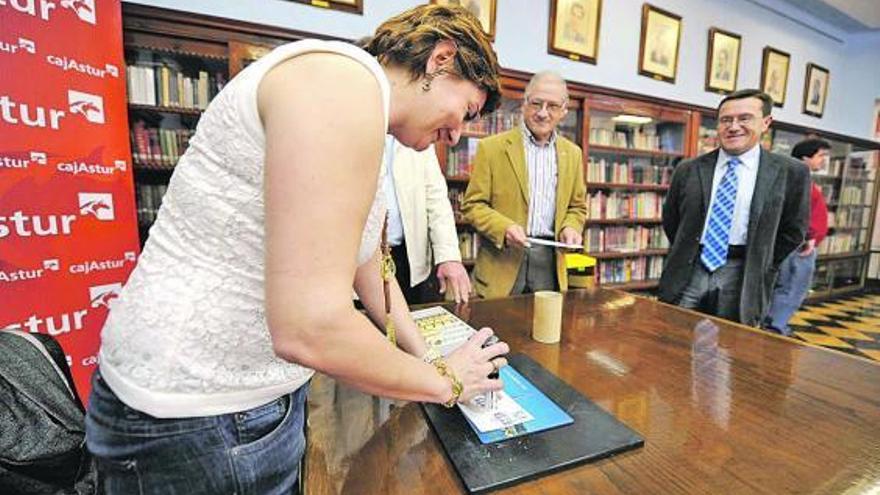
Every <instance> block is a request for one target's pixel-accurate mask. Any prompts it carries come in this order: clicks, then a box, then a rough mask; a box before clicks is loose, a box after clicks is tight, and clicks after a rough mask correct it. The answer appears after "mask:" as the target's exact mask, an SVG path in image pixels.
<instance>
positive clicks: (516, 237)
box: [504, 224, 529, 248]
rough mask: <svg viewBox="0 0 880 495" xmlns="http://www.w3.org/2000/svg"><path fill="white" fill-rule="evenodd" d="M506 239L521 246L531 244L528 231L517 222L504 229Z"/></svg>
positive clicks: (509, 242) (511, 243) (514, 244)
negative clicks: (527, 237)
mask: <svg viewBox="0 0 880 495" xmlns="http://www.w3.org/2000/svg"><path fill="white" fill-rule="evenodd" d="M504 240H505V241H506V242H507V244H510V245H513V246H517V247H521V248H524V247H526V246H528V245H529V241H528V239H526V231H525V230H523V228H522V227H521V226H519V225H517V224H513V225H511V226H510V227H507V230H506V231H504Z"/></svg>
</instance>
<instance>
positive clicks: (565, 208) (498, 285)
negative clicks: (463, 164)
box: [461, 126, 587, 297]
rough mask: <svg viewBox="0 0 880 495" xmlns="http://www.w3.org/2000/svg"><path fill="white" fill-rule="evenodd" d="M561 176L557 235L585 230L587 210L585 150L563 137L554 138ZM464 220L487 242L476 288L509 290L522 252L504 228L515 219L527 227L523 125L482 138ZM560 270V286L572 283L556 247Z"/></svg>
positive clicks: (499, 293) (488, 292)
mask: <svg viewBox="0 0 880 495" xmlns="http://www.w3.org/2000/svg"><path fill="white" fill-rule="evenodd" d="M556 157H557V164H558V174H559V176H558V180H557V183H556V216H555V217H556V218H555V225H554V227H555V235H556V237H557V239H558V238H559V233H560V232H561V231H562V229H563V228H565V227H571V228H573V229H575V230H576V231H578V232H583V231H584V222H585V220H586V215H587V206H586V199H585V197H586V183H585V182H584V167H583V153H582V151H581V149H580V147H578V145H576V144H574V143H572V142H571V141H569V140H568V139H565V138H564V137H562V136H558V137H557V139H556ZM461 211H462V213H463V214H464V219H465V221H466V222H468V223H470V224H471V225H473V227H474V229H476V231H477V232H479V233H480V234H481V236H482V237H483V238H484V241H485V240H488V242H483V243H481V244H480V249H479V251H478V253H477V264H476V267H475V268H474V287H475V289H476V291H477V294H478V295H480V296H481V297H504V296H507V295H509V294H510V290H511V289H512V288H513V284H514V283H515V282H516V275H517V273H518V272H519V267H520V264H521V263H522V259H523V255H524V251H523V250H522V249H518V248H511V247H508V246H506V245H505V240H504V233H505V231H506V230H507V228H508V227H509V226H511V225H513V224H519V225H521V226H523V228H525V226H526V225H528V217H529V179H528V169H527V168H526V158H525V148H524V144H523V135H522V129H521V128H520V127H519V126H517V127H515V128H514V129H511V130H509V131H507V132H503V133H501V134H496V135H494V136H490V137H488V138H485V139H483V140H482V141H480V144H479V146H478V147H477V155H476V157H475V158H474V169H473V172H472V173H471V180H470V183H469V184H468V188H467V192H466V193H465V197H464V201H463V202H462V205H461ZM556 274H557V279H558V280H559V288H560V290H566V289H567V288H568V276H567V274H566V269H565V257H564V256H562V255H561V254H560V252H559V251H557V252H556Z"/></svg>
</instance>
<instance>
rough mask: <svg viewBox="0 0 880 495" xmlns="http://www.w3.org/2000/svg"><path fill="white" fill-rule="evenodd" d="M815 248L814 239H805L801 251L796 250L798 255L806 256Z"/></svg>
mask: <svg viewBox="0 0 880 495" xmlns="http://www.w3.org/2000/svg"><path fill="white" fill-rule="evenodd" d="M815 250H816V239H807V242H805V243H804V248H803V249H802V250H801V251H798V256H801V257H807V256H809V255H811V254H813V251H815Z"/></svg>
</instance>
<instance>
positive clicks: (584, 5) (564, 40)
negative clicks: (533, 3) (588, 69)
mask: <svg viewBox="0 0 880 495" xmlns="http://www.w3.org/2000/svg"><path fill="white" fill-rule="evenodd" d="M601 17H602V0H550V30H549V33H550V38H549V41H548V44H547V52H548V53H552V54H554V55H561V56H563V57H566V58H570V59H571V60H576V61H579V62H588V63H591V64H595V63H596V58H597V57H598V55H599V25H600V21H601Z"/></svg>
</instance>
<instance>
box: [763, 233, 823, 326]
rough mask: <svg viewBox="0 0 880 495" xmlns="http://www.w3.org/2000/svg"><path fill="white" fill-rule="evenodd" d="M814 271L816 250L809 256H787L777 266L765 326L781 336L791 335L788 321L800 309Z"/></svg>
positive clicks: (796, 254) (794, 253) (793, 254)
mask: <svg viewBox="0 0 880 495" xmlns="http://www.w3.org/2000/svg"><path fill="white" fill-rule="evenodd" d="M815 269H816V250H815V249H814V250H813V252H812V253H810V255H809V256H801V255H799V254H798V253H797V251H795V252H793V253H791V254H789V255H788V257H787V258H785V259H784V260H782V263H781V264H780V265H779V275H778V276H777V278H776V286H775V287H774V288H773V297H772V300H771V302H770V310H769V311H768V312H767V318H766V320H765V326H766V327H767V328H769V329H771V330H775V331H777V332H779V333H781V334H782V335H791V328H789V327H788V320H789V319H790V318H791V315H793V314H794V313H795V311H797V310H798V308H800V307H801V303H803V302H804V298H805V297H807V292H809V290H810V284H811V283H812V281H813V271H814V270H815Z"/></svg>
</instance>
